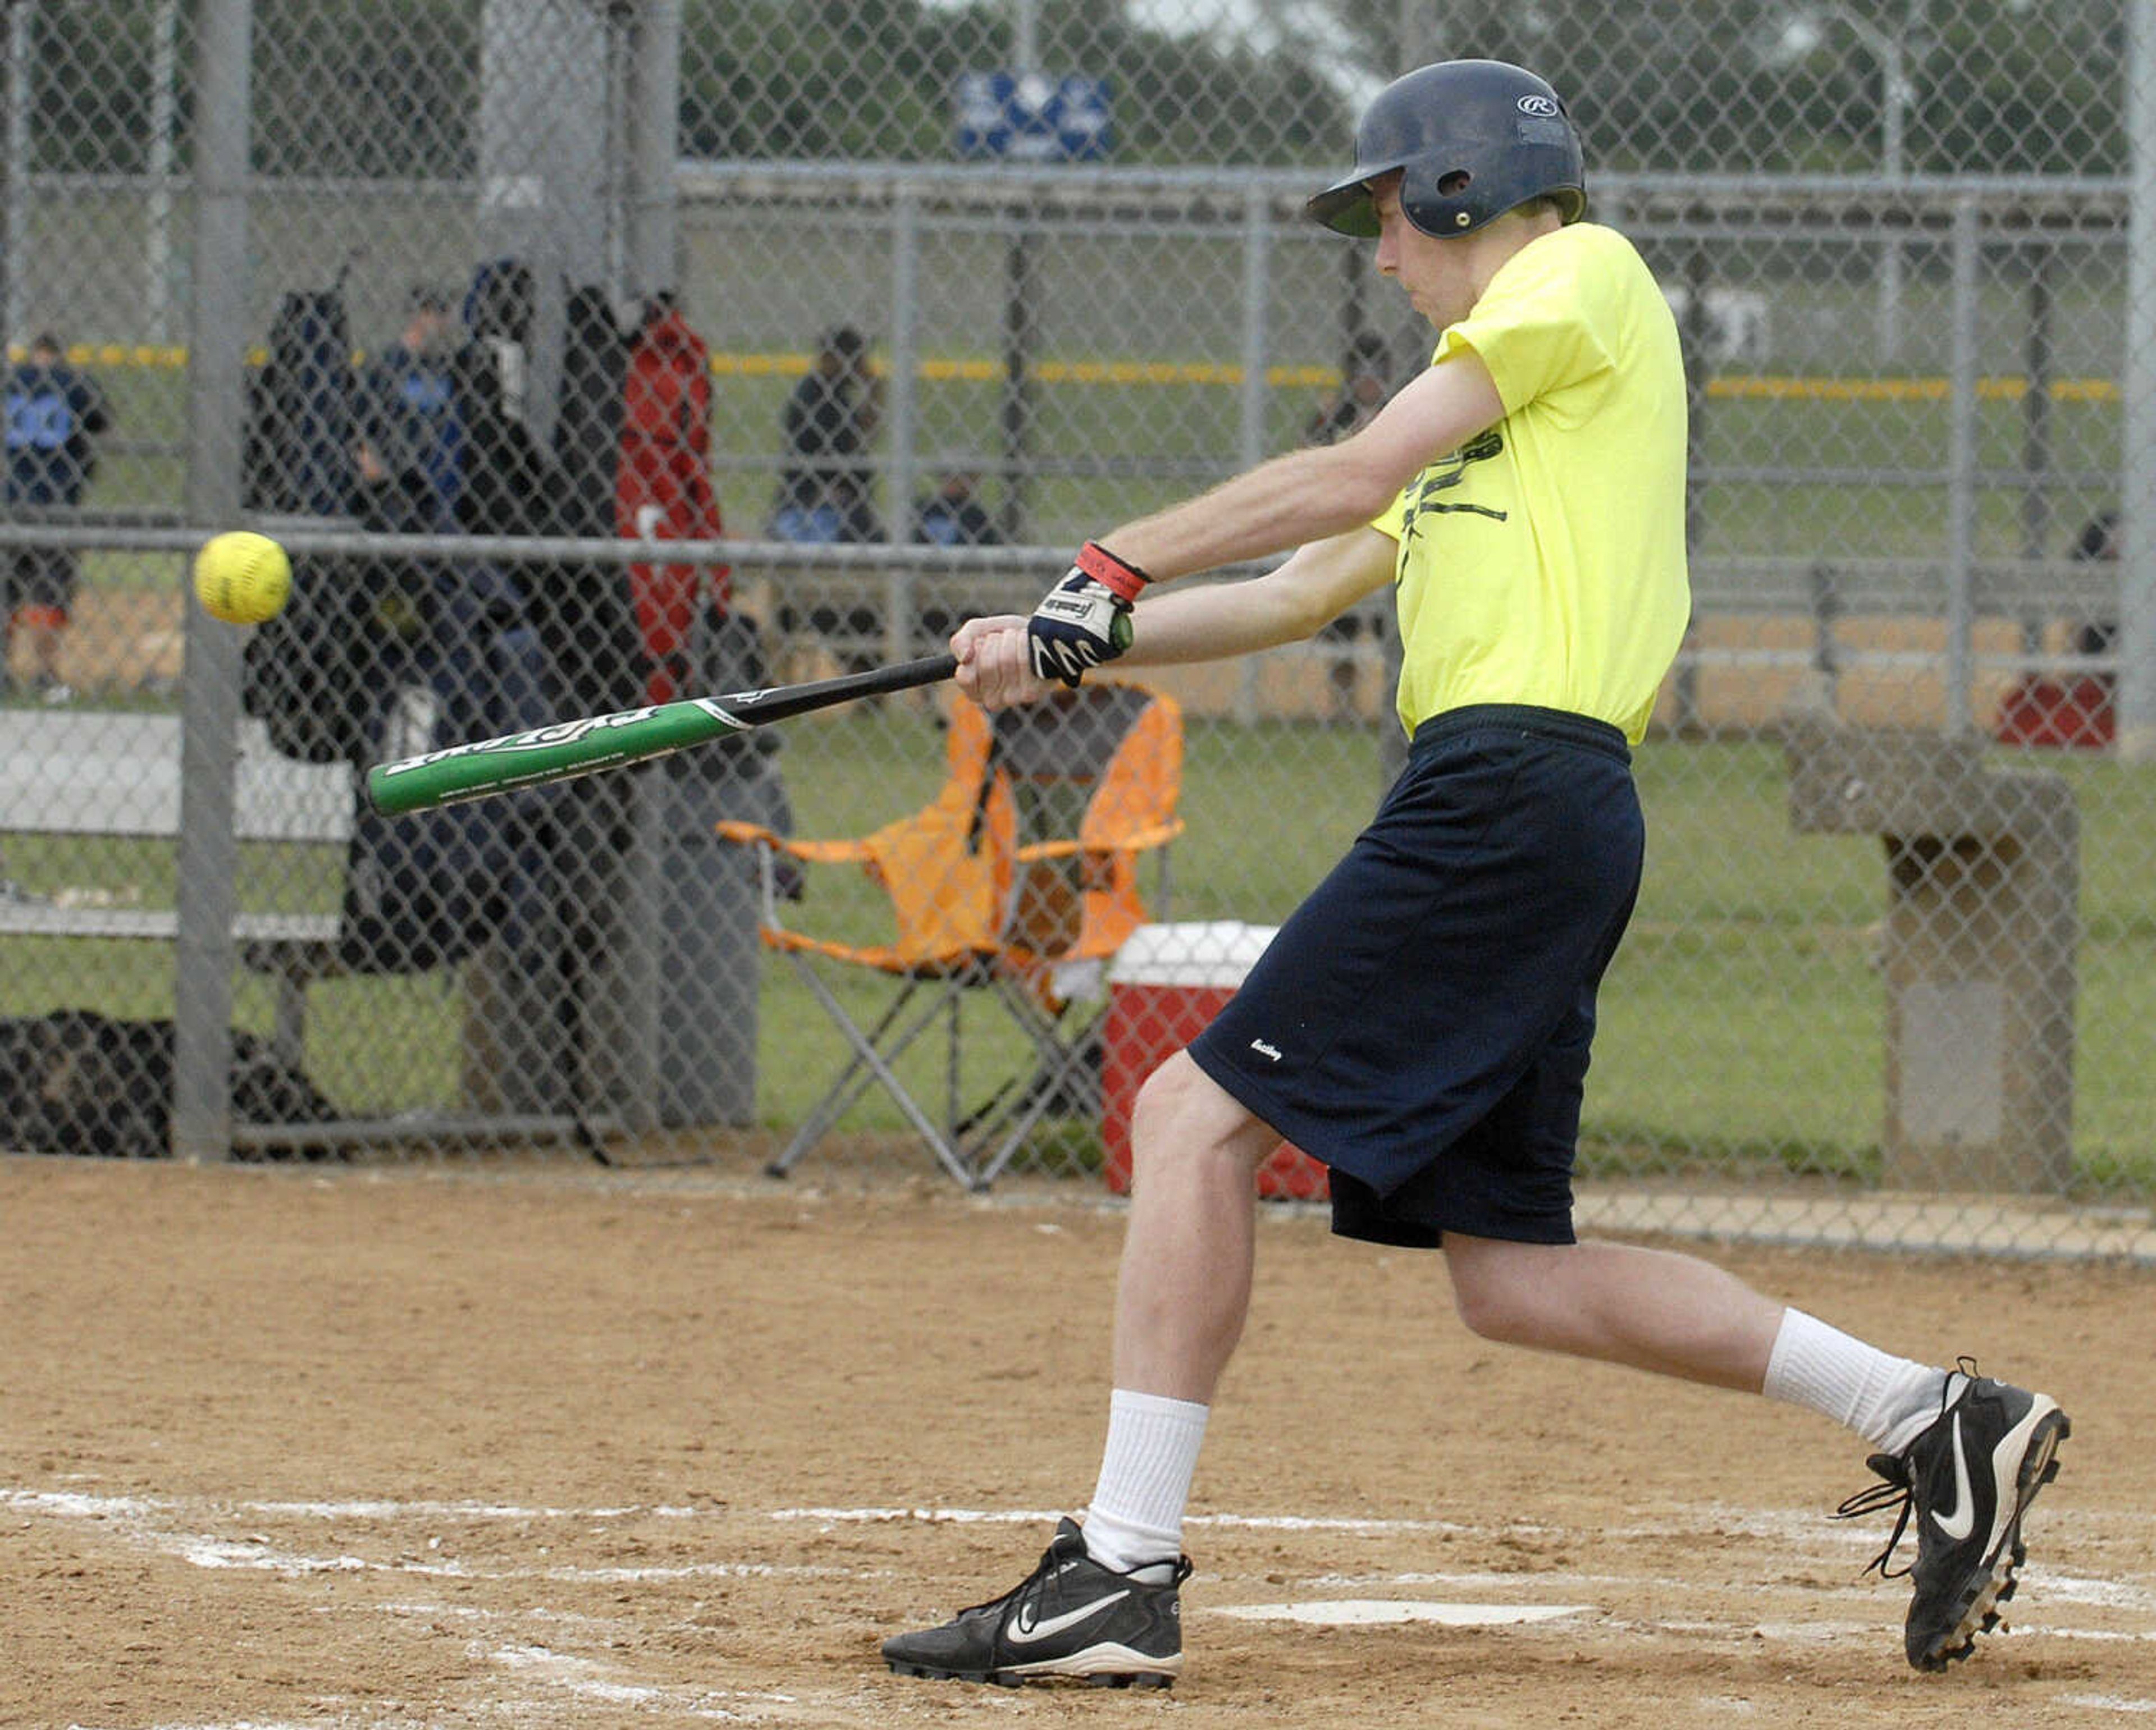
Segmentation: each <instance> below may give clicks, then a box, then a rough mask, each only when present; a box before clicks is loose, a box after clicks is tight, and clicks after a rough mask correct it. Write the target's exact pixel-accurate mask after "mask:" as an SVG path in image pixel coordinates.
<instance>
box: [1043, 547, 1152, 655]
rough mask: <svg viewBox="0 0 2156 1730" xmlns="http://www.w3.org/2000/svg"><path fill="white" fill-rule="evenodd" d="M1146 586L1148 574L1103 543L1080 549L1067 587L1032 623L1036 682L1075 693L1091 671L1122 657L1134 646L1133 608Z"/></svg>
mask: <svg viewBox="0 0 2156 1730" xmlns="http://www.w3.org/2000/svg"><path fill="white" fill-rule="evenodd" d="M1146 582H1147V577H1146V574H1145V572H1143V571H1141V570H1139V569H1138V568H1137V566H1135V565H1126V564H1125V563H1124V562H1123V561H1122V560H1121V559H1119V558H1117V557H1116V555H1114V554H1113V553H1111V552H1110V551H1109V550H1107V548H1106V547H1104V546H1102V545H1100V544H1099V543H1098V542H1096V541H1091V540H1089V541H1087V542H1086V545H1083V546H1082V547H1081V548H1079V550H1078V557H1077V560H1076V561H1075V563H1073V564H1072V566H1071V567H1070V570H1069V571H1067V572H1065V575H1064V578H1063V581H1061V582H1060V583H1058V584H1056V586H1055V587H1054V588H1052V589H1050V591H1048V593H1047V595H1046V596H1044V597H1043V598H1042V601H1041V603H1040V605H1039V606H1038V607H1034V610H1033V617H1031V618H1029V619H1028V620H1027V621H1026V625H1025V635H1026V647H1027V648H1028V649H1029V651H1030V653H1031V654H1032V657H1033V675H1034V678H1041V679H1056V680H1060V682H1061V683H1064V684H1066V685H1070V686H1071V687H1073V688H1075V687H1076V685H1077V683H1078V681H1079V680H1080V679H1081V678H1084V677H1085V676H1086V672H1087V670H1088V669H1089V668H1095V667H1098V666H1100V665H1101V663H1103V662H1106V661H1112V660H1114V659H1115V658H1116V656H1118V655H1120V654H1122V653H1123V651H1124V650H1125V649H1127V648H1128V647H1130V646H1131V603H1132V601H1135V600H1137V598H1138V591H1140V590H1142V588H1144V587H1145V586H1146Z"/></svg>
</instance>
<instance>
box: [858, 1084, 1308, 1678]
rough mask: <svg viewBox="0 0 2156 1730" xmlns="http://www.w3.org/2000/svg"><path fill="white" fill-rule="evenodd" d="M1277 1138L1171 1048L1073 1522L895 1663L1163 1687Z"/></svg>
mask: <svg viewBox="0 0 2156 1730" xmlns="http://www.w3.org/2000/svg"><path fill="white" fill-rule="evenodd" d="M1279 1139H1280V1138H1279V1137H1278V1136H1277V1135H1276V1134H1275V1133H1274V1132H1273V1131H1271V1130H1270V1129H1266V1128H1265V1125H1264V1124H1262V1123H1259V1122H1258V1121H1257V1120H1256V1118H1254V1117H1253V1116H1252V1115H1251V1114H1250V1112H1249V1111H1248V1110H1247V1109H1245V1108H1244V1107H1243V1106H1242V1105H1240V1103H1237V1102H1236V1101H1235V1099H1234V1098H1231V1097H1230V1096H1229V1094H1228V1093H1226V1092H1225V1091H1224V1089H1223V1088H1221V1087H1220V1086H1219V1084H1218V1083H1215V1082H1214V1081H1213V1080H1212V1079H1211V1078H1210V1077H1208V1076H1207V1075H1206V1074H1205V1073H1204V1072H1203V1071H1202V1070H1200V1069H1199V1067H1197V1066H1196V1065H1195V1064H1194V1063H1193V1062H1191V1061H1190V1059H1189V1058H1188V1057H1186V1056H1183V1054H1181V1053H1178V1054H1177V1055H1176V1056H1175V1057H1171V1058H1170V1059H1169V1060H1168V1062H1166V1063H1164V1064H1163V1065H1162V1067H1160V1068H1159V1069H1158V1071H1156V1072H1154V1074H1153V1076H1152V1077H1151V1078H1150V1079H1149V1080H1148V1081H1147V1083H1146V1084H1145V1086H1144V1087H1143V1088H1141V1089H1140V1090H1139V1093H1138V1101H1137V1111H1136V1113H1135V1114H1134V1115H1133V1118H1132V1179H1131V1212H1130V1219H1129V1223H1128V1225H1127V1227H1126V1229H1125V1232H1124V1238H1123V1257H1122V1270H1121V1272H1120V1274H1119V1276H1118V1279H1117V1284H1116V1335H1115V1390H1114V1392H1113V1394H1112V1395H1111V1398H1110V1402H1109V1412H1108V1436H1107V1441H1106V1446H1105V1447H1104V1448H1103V1449H1102V1452H1101V1475H1100V1477H1099V1480H1098V1481H1097V1482H1096V1485H1095V1487H1094V1492H1093V1499H1092V1502H1091V1504H1090V1506H1089V1507H1088V1508H1087V1511H1086V1523H1085V1525H1084V1527H1083V1528H1081V1527H1080V1526H1079V1525H1078V1523H1076V1522H1075V1521H1071V1520H1065V1521H1064V1522H1062V1523H1061V1524H1060V1526H1059V1527H1058V1528H1057V1529H1056V1533H1055V1538H1054V1539H1053V1541H1052V1542H1051V1543H1050V1545H1049V1548H1048V1551H1047V1553H1046V1554H1045V1555H1044V1556H1043V1557H1042V1559H1041V1561H1040V1565H1039V1567H1038V1568H1036V1569H1034V1572H1033V1573H1032V1574H1029V1575H1028V1576H1027V1577H1026V1578H1025V1579H1024V1580H1022V1581H1020V1582H1019V1584H1018V1585H1016V1586H1015V1587H1014V1588H1013V1589H1011V1590H1010V1591H1009V1592H1007V1593H1005V1594H1004V1595H1003V1596H1002V1597H1000V1598H997V1599H991V1600H990V1601H988V1603H986V1604H982V1605H975V1606H974V1607H973V1609H971V1610H963V1611H962V1612H960V1614H959V1615H957V1617H956V1618H955V1619H953V1620H952V1621H950V1622H947V1623H946V1624H944V1625H942V1626H941V1627H937V1628H930V1629H924V1630H921V1631H920V1632H919V1633H915V1634H901V1635H896V1636H895V1637H894V1638H892V1639H891V1640H885V1642H884V1646H883V1655H884V1660H885V1662H886V1663H887V1664H889V1665H890V1666H891V1668H892V1669H893V1670H895V1671H898V1672H899V1673H901V1675H907V1676H932V1677H948V1678H954V1679H957V1680H961V1681H995V1682H1000V1683H1006V1684H1011V1683H1017V1682H1022V1681H1028V1680H1031V1679H1035V1678H1042V1677H1049V1676H1069V1677H1080V1678H1084V1679H1087V1680H1091V1681H1101V1682H1107V1683H1111V1684H1115V1685H1118V1686H1121V1685H1126V1684H1130V1683H1134V1682H1135V1683H1138V1684H1142V1685H1146V1686H1165V1685H1166V1684H1168V1682H1171V1681H1173V1679H1174V1677H1175V1676H1176V1675H1177V1674H1178V1672H1179V1671H1181V1669H1182V1667H1183V1634H1182V1619H1181V1614H1180V1608H1179V1605H1178V1594H1177V1589H1178V1587H1179V1586H1180V1585H1181V1584H1182V1583H1183V1579H1184V1578H1185V1577H1186V1576H1187V1575H1188V1573H1189V1567H1190V1564H1188V1561H1187V1560H1185V1559H1183V1556H1182V1553H1181V1552H1182V1531H1183V1507H1184V1504H1185V1503H1186V1502H1188V1499H1189V1495H1190V1481H1191V1477H1192V1474H1193V1472H1194V1471H1195V1469H1196V1466H1197V1463H1198V1451H1199V1446H1200V1444H1201V1443H1202V1442H1203V1441H1204V1435H1205V1422H1206V1418H1207V1415H1208V1403H1209V1401H1210V1400H1211V1398H1212V1395H1213V1389H1214V1384H1215V1383H1216V1382H1218V1380H1219V1376H1220V1372H1221V1370H1222V1369H1224V1368H1225V1367H1226V1365H1227V1362H1228V1359H1229V1357H1230V1356H1232V1355H1233V1354H1234V1352H1235V1344H1236V1342H1237V1341H1238V1340H1239V1339H1240V1338H1241V1336H1242V1331H1243V1322H1244V1318H1245V1315H1246V1314H1247V1313H1248V1310H1249V1308H1250V1272H1251V1265H1252V1261H1253V1255H1254V1248H1255V1241H1254V1231H1253V1224H1252V1221H1253V1218H1254V1214H1255V1174H1256V1171H1257V1168H1258V1166H1259V1164H1260V1163H1261V1162H1262V1161H1263V1160H1264V1159H1265V1156H1266V1155H1267V1154H1269V1153H1270V1151H1271V1150H1272V1149H1273V1148H1274V1147H1275V1146H1276V1144H1277V1143H1278V1141H1279Z"/></svg>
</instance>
